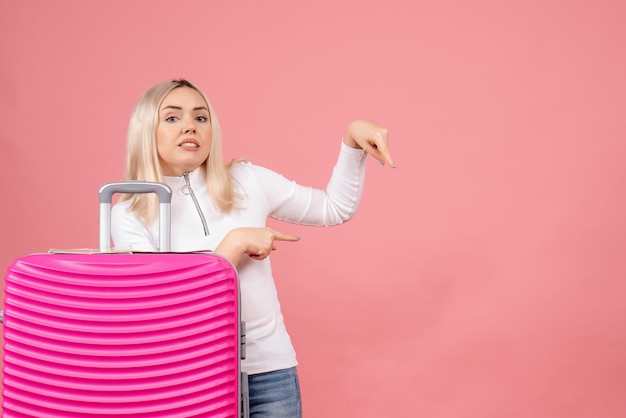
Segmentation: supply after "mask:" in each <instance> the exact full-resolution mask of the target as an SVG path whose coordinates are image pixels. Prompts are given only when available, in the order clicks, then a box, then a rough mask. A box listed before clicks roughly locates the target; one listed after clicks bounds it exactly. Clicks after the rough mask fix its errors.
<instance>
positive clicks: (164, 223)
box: [98, 180, 172, 252]
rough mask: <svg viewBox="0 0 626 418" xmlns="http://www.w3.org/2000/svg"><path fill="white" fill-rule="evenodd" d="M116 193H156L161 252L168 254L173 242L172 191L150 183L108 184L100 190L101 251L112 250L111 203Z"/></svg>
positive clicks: (162, 185) (161, 185)
mask: <svg viewBox="0 0 626 418" xmlns="http://www.w3.org/2000/svg"><path fill="white" fill-rule="evenodd" d="M115 193H128V194H140V193H141V194H143V193H156V195H157V197H158V199H159V251H160V252H168V251H169V250H170V242H171V235H170V234H171V227H170V225H171V203H172V189H170V187H169V186H168V185H167V184H163V183H154V182H148V181H136V180H135V181H123V182H118V183H107V184H105V185H104V186H102V187H101V188H100V191H99V192H98V198H99V200H100V251H101V252H107V251H110V250H111V202H112V201H113V195H114V194H115Z"/></svg>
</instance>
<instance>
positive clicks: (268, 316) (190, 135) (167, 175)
mask: <svg viewBox="0 0 626 418" xmlns="http://www.w3.org/2000/svg"><path fill="white" fill-rule="evenodd" d="M127 141H128V143H127V165H126V179H127V180H144V181H153V182H161V183H166V184H167V185H169V186H170V187H171V188H172V191H173V196H172V208H171V216H172V230H171V250H172V251H177V252H184V251H198V250H212V251H214V252H215V253H217V254H220V255H222V256H224V257H226V258H228V259H229V260H230V261H231V262H232V263H233V264H234V265H235V266H236V267H237V272H238V277H239V281H240V290H241V308H242V313H241V315H242V320H244V321H245V323H246V359H245V360H243V361H242V369H243V371H244V372H246V373H248V375H249V395H250V415H251V417H253V418H261V417H296V418H297V417H301V416H302V412H301V402H300V389H299V385H298V377H297V372H296V365H297V361H296V355H295V351H294V349H293V346H292V344H291V340H290V338H289V334H288V333H287V330H286V329H285V325H284V322H283V316H282V313H281V310H280V304H279V301H278V298H277V293H276V288H275V284H274V278H273V277H272V269H271V266H270V259H269V257H268V256H269V254H270V253H271V251H272V250H273V249H275V241H276V240H284V241H297V240H298V237H295V236H292V235H288V234H283V233H281V232H279V231H276V230H273V229H271V228H268V227H267V226H266V221H267V218H268V217H270V216H271V217H274V218H276V219H280V220H283V221H286V222H292V223H298V224H305V225H317V226H329V225H336V224H340V223H342V222H345V221H346V220H348V219H350V218H351V217H352V216H353V215H354V214H355V212H356V210H357V207H358V205H359V201H360V197H361V193H362V190H363V181H364V177H365V165H366V164H365V163H366V159H365V157H366V156H367V154H368V153H369V154H371V155H372V156H373V157H374V158H376V159H377V160H378V161H380V162H381V163H382V164H385V163H386V164H388V165H389V166H392V167H395V164H394V162H393V160H392V158H391V155H390V153H389V150H388V147H387V130H386V129H385V128H382V127H380V126H378V125H376V124H374V123H371V122H368V121H364V120H356V121H353V122H351V123H350V124H349V125H348V128H347V130H346V133H345V136H344V138H343V142H342V143H341V145H340V151H339V157H338V159H337V162H336V165H335V167H334V169H333V172H332V175H331V178H330V181H329V182H328V184H327V186H326V189H325V190H321V189H314V188H311V187H305V186H301V185H299V184H297V183H295V182H293V181H290V180H287V179H286V178H284V177H283V176H281V175H280V174H278V173H276V172H274V171H271V170H269V169H266V168H263V167H260V166H257V165H254V164H252V163H250V162H246V161H242V160H236V161H233V162H231V163H229V164H226V163H225V162H224V160H223V156H222V151H221V133H220V127H219V123H218V121H217V118H216V115H215V111H214V110H213V108H212V106H211V104H210V102H209V101H208V100H207V97H206V96H205V95H204V93H202V91H201V90H199V89H198V88H197V87H196V86H194V85H193V84H192V83H190V82H189V81H187V80H174V81H167V82H162V83H158V84H156V85H154V86H152V87H150V88H149V89H148V90H147V91H146V92H145V93H144V94H143V95H142V96H141V98H140V99H139V102H138V103H137V105H136V107H135V109H134V111H133V114H132V116H131V119H130V124H129V129H128V138H127ZM157 212H158V203H157V201H156V198H155V197H154V196H151V195H142V194H139V195H123V196H122V197H121V198H120V201H119V202H118V204H116V205H115V206H114V207H113V210H112V215H111V219H112V222H111V223H112V231H111V233H112V237H113V241H114V244H115V245H116V246H118V247H124V248H128V247H130V248H132V249H133V250H135V251H156V250H158V248H157V246H158V242H159V237H158V222H156V218H157Z"/></svg>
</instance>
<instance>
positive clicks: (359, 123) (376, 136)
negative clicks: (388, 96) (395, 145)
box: [343, 119, 396, 168]
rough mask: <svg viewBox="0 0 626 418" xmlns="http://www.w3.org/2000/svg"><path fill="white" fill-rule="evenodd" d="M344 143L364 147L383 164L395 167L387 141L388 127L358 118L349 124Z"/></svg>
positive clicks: (354, 146)
mask: <svg viewBox="0 0 626 418" xmlns="http://www.w3.org/2000/svg"><path fill="white" fill-rule="evenodd" d="M343 140H344V143H345V144H346V145H347V146H349V147H352V148H362V149H364V150H365V151H367V152H368V153H369V154H370V155H371V156H372V157H374V158H376V159H377V160H378V161H379V162H380V163H381V164H385V163H386V164H388V165H389V166H390V167H393V168H395V167H396V163H395V162H394V161H393V158H391V153H390V152H389V146H388V143H387V128H383V127H382V126H378V125H376V124H375V123H373V122H369V121H367V120H362V119H357V120H355V121H352V122H351V123H350V124H349V125H348V129H347V130H346V135H345V136H344V138H343Z"/></svg>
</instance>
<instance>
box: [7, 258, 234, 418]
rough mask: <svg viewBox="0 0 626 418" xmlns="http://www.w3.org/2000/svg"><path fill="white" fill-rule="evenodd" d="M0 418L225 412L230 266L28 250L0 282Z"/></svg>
mask: <svg viewBox="0 0 626 418" xmlns="http://www.w3.org/2000/svg"><path fill="white" fill-rule="evenodd" d="M5 290H6V297H5V307H4V315H5V317H4V330H3V332H4V338H5V342H4V380H3V383H4V385H3V398H4V399H3V416H4V417H6V418H9V417H37V418H46V417H50V418H53V417H54V418H78V417H80V418H89V417H101V418H102V417H135V418H143V417H146V418H147V417H150V418H161V417H168V418H173V417H181V418H183V417H184V418H191V417H216V418H217V417H237V416H238V414H239V408H240V404H239V402H240V400H239V389H240V388H239V385H240V382H239V378H238V376H239V357H240V344H239V316H238V315H239V314H238V312H239V295H238V286H237V279H236V271H235V269H234V268H233V267H232V265H231V264H230V263H229V262H228V261H226V260H225V259H223V258H222V257H219V256H215V255H206V254H33V255H29V256H26V257H24V258H21V259H18V260H16V261H15V263H14V264H13V265H12V266H11V267H10V268H9V270H8V274H7V276H6V289H5Z"/></svg>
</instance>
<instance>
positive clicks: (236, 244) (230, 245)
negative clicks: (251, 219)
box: [214, 227, 300, 266]
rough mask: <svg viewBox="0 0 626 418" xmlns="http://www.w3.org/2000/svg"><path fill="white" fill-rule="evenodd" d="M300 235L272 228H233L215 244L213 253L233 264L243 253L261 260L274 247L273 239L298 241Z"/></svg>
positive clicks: (237, 261)
mask: <svg viewBox="0 0 626 418" xmlns="http://www.w3.org/2000/svg"><path fill="white" fill-rule="evenodd" d="M299 239H300V237H297V236H294V235H289V234H283V233H282V232H279V231H276V230H274V229H272V228H268V227H265V228H252V227H249V228H235V229H233V230H232V231H230V232H229V233H228V234H226V236H225V237H224V239H223V240H222V242H220V244H219V245H218V246H217V248H216V249H215V251H214V253H215V254H219V255H221V256H223V257H226V258H228V259H229V260H230V261H231V262H232V263H233V264H234V265H235V266H236V265H237V264H238V263H239V260H240V258H241V256H242V255H243V254H247V255H248V256H249V257H250V258H254V259H255V260H263V259H264V258H266V257H267V256H268V255H270V253H271V252H272V251H273V250H275V249H276V245H275V241H298V240H299Z"/></svg>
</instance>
